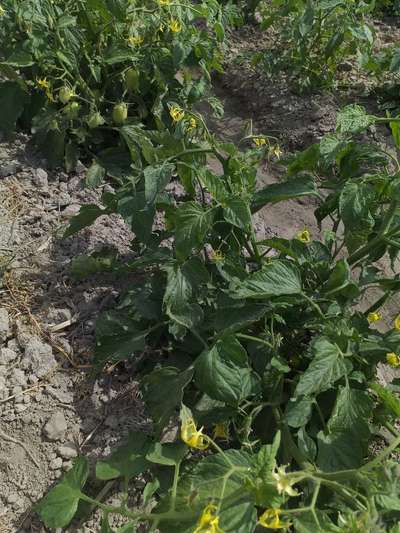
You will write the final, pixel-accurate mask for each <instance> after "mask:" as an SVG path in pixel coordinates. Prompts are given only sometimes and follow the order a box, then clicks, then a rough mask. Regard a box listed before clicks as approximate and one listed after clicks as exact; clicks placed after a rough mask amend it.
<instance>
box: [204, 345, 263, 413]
mask: <svg viewBox="0 0 400 533" xmlns="http://www.w3.org/2000/svg"><path fill="white" fill-rule="evenodd" d="M195 381H196V385H197V387H198V388H199V389H200V390H201V391H203V392H205V393H206V394H208V396H209V397H210V398H213V399H214V400H219V401H221V402H225V403H227V404H229V405H237V404H238V403H239V402H240V401H241V400H243V399H245V398H248V397H249V396H251V395H253V394H256V393H257V392H258V391H259V381H258V378H257V375H256V374H255V373H254V372H253V371H252V369H251V368H250V366H249V364H248V359H247V353H246V350H245V349H244V348H243V346H242V345H241V344H240V342H239V341H238V340H237V339H236V338H235V337H234V336H233V335H232V336H225V337H224V338H223V339H221V340H219V341H217V343H216V344H215V345H214V346H213V347H212V348H211V349H210V350H208V351H205V352H203V353H202V354H201V355H200V356H199V357H198V358H197V360H196V363H195Z"/></svg>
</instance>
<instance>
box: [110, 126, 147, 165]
mask: <svg viewBox="0 0 400 533" xmlns="http://www.w3.org/2000/svg"><path fill="white" fill-rule="evenodd" d="M119 132H120V134H121V136H122V138H123V139H124V141H125V142H126V144H127V146H128V148H129V152H130V154H131V158H132V160H133V161H136V160H138V159H139V157H140V154H139V152H138V149H140V151H141V153H142V154H143V157H144V158H145V160H146V161H147V163H149V164H152V163H153V162H154V160H155V150H154V147H153V145H152V142H151V140H150V139H149V137H148V136H147V135H146V133H145V131H143V129H142V128H141V127H139V126H136V125H134V124H128V125H125V126H121V127H120V128H119Z"/></svg>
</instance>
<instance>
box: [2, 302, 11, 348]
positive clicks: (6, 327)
mask: <svg viewBox="0 0 400 533" xmlns="http://www.w3.org/2000/svg"><path fill="white" fill-rule="evenodd" d="M9 334H10V318H9V316H8V311H7V309H5V308H4V307H0V342H1V341H5V340H6V339H7V337H8V336H9Z"/></svg>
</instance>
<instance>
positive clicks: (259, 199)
mask: <svg viewBox="0 0 400 533" xmlns="http://www.w3.org/2000/svg"><path fill="white" fill-rule="evenodd" d="M302 196H318V190H317V188H316V186H315V182H314V179H313V177H312V176H309V175H306V176H301V177H299V178H293V179H291V180H288V181H285V182H283V183H274V184H273V185H268V186H267V187H265V188H264V189H260V190H259V191H257V192H256V193H255V194H254V196H253V202H252V204H251V211H252V213H255V212H256V211H259V210H260V209H261V208H262V207H264V206H265V205H267V204H271V203H276V202H282V201H286V200H290V199H292V198H301V197H302Z"/></svg>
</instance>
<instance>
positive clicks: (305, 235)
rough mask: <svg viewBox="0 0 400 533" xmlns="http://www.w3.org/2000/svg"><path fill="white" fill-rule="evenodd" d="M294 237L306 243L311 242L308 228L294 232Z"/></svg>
mask: <svg viewBox="0 0 400 533" xmlns="http://www.w3.org/2000/svg"><path fill="white" fill-rule="evenodd" d="M296 239H297V240H298V241H301V242H305V243H306V244H308V243H309V242H311V235H310V232H309V231H308V229H303V230H302V231H299V232H298V233H297V234H296Z"/></svg>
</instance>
